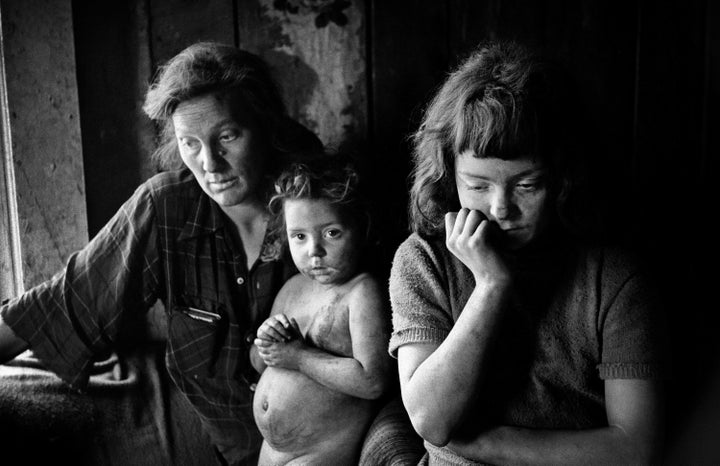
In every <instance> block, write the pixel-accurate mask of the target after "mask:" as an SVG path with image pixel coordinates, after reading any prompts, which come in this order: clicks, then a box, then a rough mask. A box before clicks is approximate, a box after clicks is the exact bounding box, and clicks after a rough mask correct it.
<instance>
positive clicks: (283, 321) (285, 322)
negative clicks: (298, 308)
mask: <svg viewBox="0 0 720 466" xmlns="http://www.w3.org/2000/svg"><path fill="white" fill-rule="evenodd" d="M293 320H295V319H293ZM296 325H297V323H296ZM295 333H296V332H295V329H294V328H293V326H292V324H291V322H290V319H288V318H287V316H286V315H285V314H276V315H273V316H270V317H268V318H267V319H266V320H265V322H263V323H262V324H261V325H260V327H258V330H257V338H258V339H260V340H264V341H267V342H282V341H288V340H290V339H292V338H293V337H294V336H295ZM297 333H298V334H299V333H300V332H297Z"/></svg>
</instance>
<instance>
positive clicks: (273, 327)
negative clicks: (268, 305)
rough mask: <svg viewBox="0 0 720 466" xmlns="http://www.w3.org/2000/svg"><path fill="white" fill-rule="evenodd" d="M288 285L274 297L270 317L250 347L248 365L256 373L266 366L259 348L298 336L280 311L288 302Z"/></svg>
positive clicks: (261, 326) (258, 330)
mask: <svg viewBox="0 0 720 466" xmlns="http://www.w3.org/2000/svg"><path fill="white" fill-rule="evenodd" d="M289 288H290V287H289V286H288V284H286V285H285V286H283V287H282V288H281V289H280V291H279V292H278V294H277V296H276V297H275V301H274V302H273V307H272V310H271V311H270V317H268V318H267V319H265V322H263V323H262V324H261V325H260V327H258V329H257V333H256V338H255V341H254V344H253V345H252V347H250V364H252V366H253V367H254V368H255V370H256V371H258V373H260V374H262V372H263V371H264V370H265V368H266V367H267V365H266V364H265V361H263V359H262V357H260V352H259V351H258V348H259V347H267V346H268V345H270V344H272V343H275V342H282V341H287V340H290V339H292V338H295V337H297V336H298V335H300V333H299V332H297V333H295V331H294V329H293V328H292V326H291V324H290V319H289V318H288V317H287V316H286V315H285V314H283V313H281V311H282V310H283V309H285V302H286V301H287V300H288V294H289V293H288V290H289Z"/></svg>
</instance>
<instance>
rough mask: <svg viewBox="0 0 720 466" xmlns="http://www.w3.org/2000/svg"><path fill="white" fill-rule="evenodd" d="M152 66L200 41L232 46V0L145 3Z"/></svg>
mask: <svg viewBox="0 0 720 466" xmlns="http://www.w3.org/2000/svg"><path fill="white" fill-rule="evenodd" d="M147 1H148V4H149V9H148V14H149V21H150V25H151V36H150V43H151V46H152V57H153V61H154V64H155V65H158V64H162V63H163V62H165V61H166V60H168V59H169V58H172V57H173V56H174V55H175V54H177V53H178V52H180V51H181V50H182V49H184V48H185V47H187V46H188V45H190V44H192V43H194V42H197V41H202V40H212V41H217V42H222V43H225V44H234V43H235V25H234V24H235V23H234V11H233V0H147Z"/></svg>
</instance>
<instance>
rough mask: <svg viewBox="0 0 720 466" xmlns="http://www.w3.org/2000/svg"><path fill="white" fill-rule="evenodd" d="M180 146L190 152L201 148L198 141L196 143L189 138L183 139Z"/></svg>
mask: <svg viewBox="0 0 720 466" xmlns="http://www.w3.org/2000/svg"><path fill="white" fill-rule="evenodd" d="M180 145H181V146H182V147H184V148H186V149H189V150H196V149H197V148H198V147H200V143H199V142H198V141H196V140H195V139H187V138H183V139H181V140H180Z"/></svg>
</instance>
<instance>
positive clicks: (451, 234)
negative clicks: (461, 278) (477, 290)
mask: <svg viewBox="0 0 720 466" xmlns="http://www.w3.org/2000/svg"><path fill="white" fill-rule="evenodd" d="M494 228H497V227H496V226H495V225H493V224H492V222H490V221H488V220H487V218H486V217H485V215H483V214H482V213H481V212H480V211H478V210H470V209H466V208H462V209H460V211H459V212H448V213H447V214H445V244H446V246H447V248H448V250H449V251H450V252H452V253H453V254H454V255H455V257H457V258H458V259H460V261H461V262H462V263H463V264H465V265H466V266H467V268H469V269H470V271H471V272H472V274H473V276H474V277H475V282H476V283H481V282H482V283H507V282H509V280H510V278H511V276H510V271H509V269H508V267H507V265H506V264H505V261H504V260H503V258H502V257H501V255H500V254H499V252H498V251H497V249H496V248H494V247H493V246H492V244H491V241H490V239H491V236H492V234H493V233H497V232H494V231H492V230H493V229H494Z"/></svg>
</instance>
